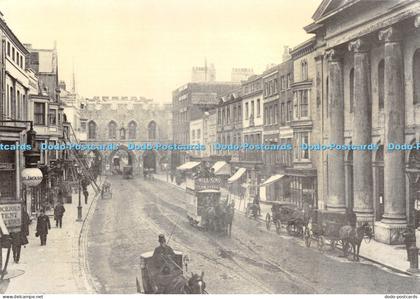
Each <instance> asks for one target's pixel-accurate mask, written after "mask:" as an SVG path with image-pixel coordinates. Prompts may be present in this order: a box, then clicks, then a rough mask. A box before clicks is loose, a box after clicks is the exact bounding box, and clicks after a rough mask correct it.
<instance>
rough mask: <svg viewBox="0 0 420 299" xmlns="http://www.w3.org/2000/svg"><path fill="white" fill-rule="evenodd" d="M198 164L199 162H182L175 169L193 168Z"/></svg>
mask: <svg viewBox="0 0 420 299" xmlns="http://www.w3.org/2000/svg"><path fill="white" fill-rule="evenodd" d="M198 165H200V162H197V161H190V162H187V163H184V164H182V165H181V166H178V167H177V168H176V169H178V170H189V169H193V168H194V167H196V166H198Z"/></svg>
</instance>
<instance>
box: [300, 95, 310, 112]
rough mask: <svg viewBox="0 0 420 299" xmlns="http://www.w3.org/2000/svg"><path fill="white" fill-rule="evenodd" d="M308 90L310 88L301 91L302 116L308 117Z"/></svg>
mask: <svg viewBox="0 0 420 299" xmlns="http://www.w3.org/2000/svg"><path fill="white" fill-rule="evenodd" d="M308 92H309V90H302V91H301V98H300V117H308V115H309V113H308V106H309V105H308Z"/></svg>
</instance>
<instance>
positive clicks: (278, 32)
mask: <svg viewBox="0 0 420 299" xmlns="http://www.w3.org/2000/svg"><path fill="white" fill-rule="evenodd" d="M320 2H321V0H0V11H1V12H2V13H3V15H4V17H5V20H6V22H7V24H8V25H9V27H10V28H11V29H12V31H13V32H14V33H15V35H17V37H18V38H19V39H20V40H21V42H23V43H30V44H32V46H33V48H53V46H54V41H56V43H57V50H58V55H59V56H58V60H59V77H60V80H64V81H66V83H67V86H68V89H70V88H71V82H72V74H73V69H74V72H75V77H76V90H77V92H78V93H79V94H80V95H82V96H84V97H92V96H144V97H147V98H153V99H154V100H155V101H156V102H162V103H163V102H164V103H168V102H171V100H172V91H173V90H174V89H176V88H178V87H180V86H181V85H183V84H185V83H187V82H189V81H190V80H191V69H192V67H193V66H203V65H204V61H205V59H207V61H208V63H209V64H210V63H213V64H214V66H215V68H216V80H217V81H229V80H230V73H231V69H232V68H233V67H247V68H252V69H253V70H254V72H255V73H256V74H259V73H262V72H263V71H264V70H265V69H266V67H267V65H270V64H272V63H280V62H281V59H282V54H283V46H284V45H288V46H290V47H294V46H296V45H298V44H300V43H301V42H303V41H305V40H306V39H308V38H310V37H311V36H310V35H308V34H306V33H305V31H304V30H303V27H304V26H306V25H308V24H310V23H311V21H312V20H311V17H312V15H313V13H314V12H315V10H316V8H317V7H318V5H319V4H320Z"/></svg>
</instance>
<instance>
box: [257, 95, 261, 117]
mask: <svg viewBox="0 0 420 299" xmlns="http://www.w3.org/2000/svg"><path fill="white" fill-rule="evenodd" d="M260 116H261V101H260V99H257V117H260Z"/></svg>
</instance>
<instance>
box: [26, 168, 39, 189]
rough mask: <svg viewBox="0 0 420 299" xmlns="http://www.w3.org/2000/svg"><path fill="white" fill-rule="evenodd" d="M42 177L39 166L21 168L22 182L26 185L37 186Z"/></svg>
mask: <svg viewBox="0 0 420 299" xmlns="http://www.w3.org/2000/svg"><path fill="white" fill-rule="evenodd" d="M43 177H44V176H43V174H42V171H41V170H40V169H39V168H25V169H23V170H22V184H24V185H25V186H27V187H35V186H38V185H39V184H40V183H41V182H42V179H43Z"/></svg>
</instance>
